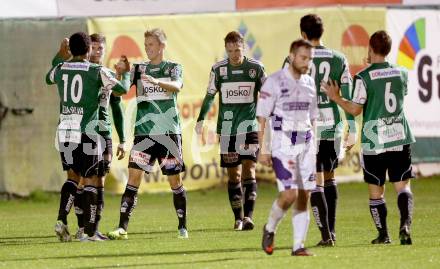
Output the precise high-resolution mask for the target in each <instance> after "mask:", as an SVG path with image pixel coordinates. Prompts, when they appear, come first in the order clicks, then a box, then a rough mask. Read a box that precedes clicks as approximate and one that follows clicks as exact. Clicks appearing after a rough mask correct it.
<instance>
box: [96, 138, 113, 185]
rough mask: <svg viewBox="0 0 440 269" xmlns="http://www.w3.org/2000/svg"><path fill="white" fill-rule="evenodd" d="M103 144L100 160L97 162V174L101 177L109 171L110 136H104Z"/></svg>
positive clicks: (111, 149) (111, 155)
mask: <svg viewBox="0 0 440 269" xmlns="http://www.w3.org/2000/svg"><path fill="white" fill-rule="evenodd" d="M104 139H105V144H104V149H103V152H102V160H101V161H100V162H99V164H98V176H99V177H103V176H105V175H106V174H108V172H110V164H111V162H112V158H113V142H112V139H111V138H104Z"/></svg>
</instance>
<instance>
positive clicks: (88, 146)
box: [58, 134, 105, 177]
mask: <svg viewBox="0 0 440 269" xmlns="http://www.w3.org/2000/svg"><path fill="white" fill-rule="evenodd" d="M104 143H105V141H104V139H103V138H102V137H101V136H98V135H87V134H81V142H80V143H79V144H78V143H73V142H64V143H61V142H59V144H58V147H59V149H58V150H59V152H60V156H61V162H62V165H63V170H64V171H67V170H70V169H72V170H73V171H74V172H75V173H76V174H78V175H80V176H82V177H92V176H95V175H98V163H99V162H100V161H101V159H102V151H103V144H104Z"/></svg>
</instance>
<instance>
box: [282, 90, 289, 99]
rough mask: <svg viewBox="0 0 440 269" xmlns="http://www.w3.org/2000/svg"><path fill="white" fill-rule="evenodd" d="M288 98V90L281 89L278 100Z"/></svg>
mask: <svg viewBox="0 0 440 269" xmlns="http://www.w3.org/2000/svg"><path fill="white" fill-rule="evenodd" d="M289 96H290V94H289V89H286V88H284V89H281V95H280V98H283V97H289Z"/></svg>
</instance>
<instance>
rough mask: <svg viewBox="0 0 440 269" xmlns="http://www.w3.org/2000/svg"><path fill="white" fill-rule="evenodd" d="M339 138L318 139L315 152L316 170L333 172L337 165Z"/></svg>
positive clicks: (339, 147) (339, 146)
mask: <svg viewBox="0 0 440 269" xmlns="http://www.w3.org/2000/svg"><path fill="white" fill-rule="evenodd" d="M340 151H341V139H340V138H336V139H335V140H319V147H318V154H316V172H318V173H319V172H333V171H334V170H335V169H336V168H337V167H338V161H339V160H338V156H339V153H340Z"/></svg>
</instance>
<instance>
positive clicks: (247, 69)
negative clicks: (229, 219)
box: [196, 31, 266, 230]
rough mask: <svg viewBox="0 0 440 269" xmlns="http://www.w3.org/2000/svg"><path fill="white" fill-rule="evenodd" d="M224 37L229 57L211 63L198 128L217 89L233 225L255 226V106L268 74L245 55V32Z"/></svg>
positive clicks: (238, 227)
mask: <svg viewBox="0 0 440 269" xmlns="http://www.w3.org/2000/svg"><path fill="white" fill-rule="evenodd" d="M224 41H225V48H226V53H227V55H228V59H225V60H223V61H220V62H217V63H216V64H214V65H213V66H212V69H211V75H210V81H209V85H208V92H207V93H206V96H205V99H204V100H203V104H202V108H201V109H200V114H199V117H198V118H197V124H196V132H197V133H198V134H202V130H203V120H204V119H205V117H206V114H207V113H208V111H209V109H210V107H211V105H212V103H213V101H214V97H215V95H216V94H217V92H218V93H219V95H220V98H219V103H220V104H219V107H220V108H219V112H218V119H217V134H218V135H220V148H221V153H220V160H221V161H220V165H221V167H226V169H227V172H228V194H229V201H230V204H231V208H232V211H233V213H234V217H235V222H234V229H235V230H252V229H253V228H254V222H253V220H252V213H253V211H254V206H255V199H256V197H257V182H256V180H255V167H256V161H257V156H256V152H257V149H258V134H257V122H256V118H255V110H256V103H257V96H258V92H259V91H260V88H261V86H262V84H263V82H264V79H265V78H266V74H265V71H264V67H263V65H262V64H261V63H260V62H258V61H256V60H254V59H252V58H248V57H246V56H244V54H243V52H244V41H243V36H242V35H241V34H240V33H239V32H236V31H232V32H230V33H228V34H227V35H226V37H225V39H224ZM240 168H241V169H240ZM243 192H244V205H243V203H242V200H243Z"/></svg>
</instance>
